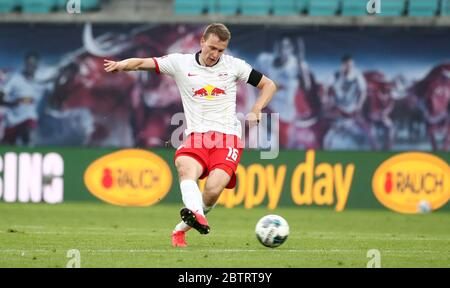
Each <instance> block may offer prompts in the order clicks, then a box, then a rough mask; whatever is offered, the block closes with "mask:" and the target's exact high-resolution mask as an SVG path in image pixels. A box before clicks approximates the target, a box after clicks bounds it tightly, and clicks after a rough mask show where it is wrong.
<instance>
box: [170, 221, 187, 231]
mask: <svg viewBox="0 0 450 288" xmlns="http://www.w3.org/2000/svg"><path fill="white" fill-rule="evenodd" d="M189 230H191V226H189V225H187V224H186V223H184V222H183V221H181V222H180V223H178V224H177V226H175V229H174V231H175V232H176V231H184V232H187V231H189Z"/></svg>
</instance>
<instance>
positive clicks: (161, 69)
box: [153, 53, 182, 76]
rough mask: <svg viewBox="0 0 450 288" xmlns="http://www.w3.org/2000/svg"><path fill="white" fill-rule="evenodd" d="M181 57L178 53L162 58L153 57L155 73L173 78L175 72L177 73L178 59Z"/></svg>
mask: <svg viewBox="0 0 450 288" xmlns="http://www.w3.org/2000/svg"><path fill="white" fill-rule="evenodd" d="M181 56H182V55H181V54H179V53H174V54H169V55H166V56H162V57H155V58H153V61H155V66H156V67H155V71H156V73H161V74H166V75H169V76H174V75H175V73H176V72H177V71H179V70H180V69H179V66H178V65H179V62H180V61H179V59H180V57H181Z"/></svg>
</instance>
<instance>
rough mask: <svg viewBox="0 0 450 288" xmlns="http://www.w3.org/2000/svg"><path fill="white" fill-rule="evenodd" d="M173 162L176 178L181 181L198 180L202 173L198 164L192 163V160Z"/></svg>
mask: <svg viewBox="0 0 450 288" xmlns="http://www.w3.org/2000/svg"><path fill="white" fill-rule="evenodd" d="M180 158H182V157H179V158H177V159H176V160H175V167H176V168H177V172H178V177H179V178H180V179H181V180H184V179H195V180H196V179H198V178H199V177H200V175H201V173H202V167H201V166H200V164H198V163H196V162H193V161H195V160H194V159H192V160H191V159H186V158H184V159H180Z"/></svg>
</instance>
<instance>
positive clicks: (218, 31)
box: [203, 23, 231, 41]
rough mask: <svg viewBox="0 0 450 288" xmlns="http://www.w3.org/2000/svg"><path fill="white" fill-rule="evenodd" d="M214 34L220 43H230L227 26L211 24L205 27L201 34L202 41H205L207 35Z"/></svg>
mask: <svg viewBox="0 0 450 288" xmlns="http://www.w3.org/2000/svg"><path fill="white" fill-rule="evenodd" d="M211 34H214V35H216V36H217V37H219V39H220V41H230V39H231V33H230V30H228V28H227V26H225V25H223V24H222V23H212V24H210V25H208V27H206V29H205V31H204V32H203V39H205V40H207V39H208V37H209V35H211Z"/></svg>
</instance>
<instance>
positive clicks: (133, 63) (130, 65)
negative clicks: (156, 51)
mask: <svg viewBox="0 0 450 288" xmlns="http://www.w3.org/2000/svg"><path fill="white" fill-rule="evenodd" d="M104 66H105V71H106V72H120V71H137V70H152V69H155V61H154V60H153V59H152V58H129V59H125V60H122V61H117V62H116V61H112V60H107V59H105V62H104Z"/></svg>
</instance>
